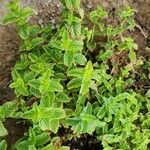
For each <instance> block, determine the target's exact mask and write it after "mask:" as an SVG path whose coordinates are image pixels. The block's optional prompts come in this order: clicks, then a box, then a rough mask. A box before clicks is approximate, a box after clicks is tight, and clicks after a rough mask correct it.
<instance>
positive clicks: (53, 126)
mask: <svg viewBox="0 0 150 150" xmlns="http://www.w3.org/2000/svg"><path fill="white" fill-rule="evenodd" d="M39 126H40V128H41V130H50V131H52V132H54V133H57V131H58V129H59V120H50V119H42V121H41V122H40V124H39Z"/></svg>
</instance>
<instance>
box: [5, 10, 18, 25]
mask: <svg viewBox="0 0 150 150" xmlns="http://www.w3.org/2000/svg"><path fill="white" fill-rule="evenodd" d="M16 21H17V14H15V13H12V14H7V15H6V16H5V17H4V18H3V24H4V25H8V24H11V23H13V22H16Z"/></svg>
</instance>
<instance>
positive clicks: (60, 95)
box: [56, 92, 70, 103]
mask: <svg viewBox="0 0 150 150" xmlns="http://www.w3.org/2000/svg"><path fill="white" fill-rule="evenodd" d="M56 100H57V101H59V102H64V103H67V102H69V101H70V98H69V97H68V96H67V95H66V94H64V93H62V92H59V93H57V94H56Z"/></svg>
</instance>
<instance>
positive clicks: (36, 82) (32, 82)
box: [27, 79, 41, 90]
mask: <svg viewBox="0 0 150 150" xmlns="http://www.w3.org/2000/svg"><path fill="white" fill-rule="evenodd" d="M27 84H28V85H29V86H30V87H32V88H34V89H37V90H38V89H39V87H40V84H41V83H40V80H39V79H33V80H30V81H29V82H28V83H27Z"/></svg>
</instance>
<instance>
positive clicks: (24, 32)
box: [19, 25, 30, 40]
mask: <svg viewBox="0 0 150 150" xmlns="http://www.w3.org/2000/svg"><path fill="white" fill-rule="evenodd" d="M29 34H30V30H29V27H28V25H21V26H20V27H19V35H20V37H21V38H22V39H23V40H25V39H27V38H28V37H29Z"/></svg>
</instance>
